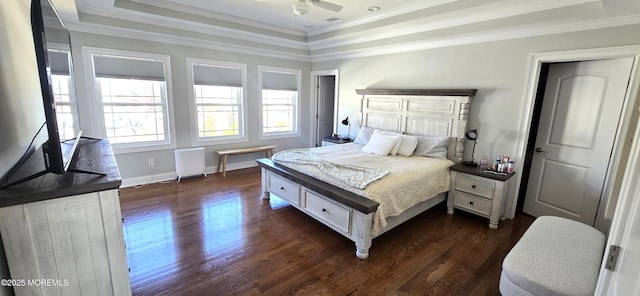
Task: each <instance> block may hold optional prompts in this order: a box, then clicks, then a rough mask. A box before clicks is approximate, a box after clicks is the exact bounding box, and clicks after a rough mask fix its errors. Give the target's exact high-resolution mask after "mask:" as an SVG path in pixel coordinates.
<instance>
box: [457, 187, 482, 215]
mask: <svg viewBox="0 0 640 296" xmlns="http://www.w3.org/2000/svg"><path fill="white" fill-rule="evenodd" d="M453 205H454V206H455V207H457V208H461V209H467V210H469V211H472V212H475V213H478V214H482V215H485V216H490V215H491V200H488V199H484V198H481V197H477V196H474V195H471V194H467V193H465V192H461V191H456V192H455V199H454V201H453Z"/></svg>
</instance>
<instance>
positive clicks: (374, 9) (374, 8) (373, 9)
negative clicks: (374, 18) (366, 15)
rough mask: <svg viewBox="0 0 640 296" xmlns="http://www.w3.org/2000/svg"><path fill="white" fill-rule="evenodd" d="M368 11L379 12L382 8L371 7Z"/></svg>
mask: <svg viewBox="0 0 640 296" xmlns="http://www.w3.org/2000/svg"><path fill="white" fill-rule="evenodd" d="M368 9H369V11H378V10H380V7H379V6H369V8H368Z"/></svg>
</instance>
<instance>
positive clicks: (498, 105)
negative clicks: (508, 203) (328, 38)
mask: <svg viewBox="0 0 640 296" xmlns="http://www.w3.org/2000/svg"><path fill="white" fill-rule="evenodd" d="M626 45H640V25H634V26H624V27H618V28H610V29H601V30H593V31H585V32H578V33H566V34H557V35H549V36H543V37H535V38H523V39H514V40H507V41H496V42H486V43H479V44H471V45H462V46H454V47H446V48H435V49H429V50H421V51H414V52H407V53H397V54H390V55H381V56H373V57H365V58H357V59H347V60H340V61H329V62H321V63H315V64H314V65H313V68H314V70H321V69H334V68H339V69H340V104H339V111H338V112H339V114H338V118H344V117H346V116H349V118H358V117H357V115H358V114H359V113H358V112H359V108H360V100H361V96H359V95H357V94H356V93H355V91H354V89H359V88H476V89H478V93H477V95H476V96H475V97H474V98H473V99H472V101H471V110H470V114H469V128H470V129H478V134H479V136H478V142H477V147H476V151H475V158H476V159H480V158H481V157H482V154H483V153H488V155H489V157H494V159H495V157H496V156H498V155H502V154H509V155H512V156H513V155H514V153H515V151H516V149H517V145H518V144H517V140H518V137H523V136H524V135H526V134H527V133H528V131H526V130H520V127H521V125H522V122H523V120H526V118H524V117H525V114H524V113H523V112H524V110H523V109H524V107H525V106H524V104H525V96H526V88H527V84H528V82H529V79H530V77H529V75H530V73H529V71H530V62H531V56H532V54H534V53H542V52H555V51H568V50H578V49H591V48H606V47H615V46H626ZM636 116H637V114H636ZM338 129H339V131H338V133H340V134H343V133H346V129H347V128H346V127H344V126H342V125H338ZM354 133H355V132H354V131H352V137H354V136H355V134H354ZM471 145H472V143H471V142H467V143H465V146H466V147H465V148H466V149H465V155H466V157H467V158H468V157H469V156H470V152H471ZM515 161H516V162H522V161H523V159H522V157H520V158H516V159H515ZM620 177H621V176H620ZM515 178H520V174H519V172H517V175H516V177H515ZM514 189H515V188H512V189H511V190H512V193H513V195H511V196H512V197H513V198H517V192H514V191H513V190H514ZM606 202H607V201H606V200H604V201H603V203H602V204H603V205H604V204H606ZM603 210H604V207H601V209H600V210H599V217H600V218H598V221H597V225H599V226H600V227H599V228H600V229H603V230H606V229H607V228H608V223H609V222H608V221H605V220H604V218H602V214H603Z"/></svg>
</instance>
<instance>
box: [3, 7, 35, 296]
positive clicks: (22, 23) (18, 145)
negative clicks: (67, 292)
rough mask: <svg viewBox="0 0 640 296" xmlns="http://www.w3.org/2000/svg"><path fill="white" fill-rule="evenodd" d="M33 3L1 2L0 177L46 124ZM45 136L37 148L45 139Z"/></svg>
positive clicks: (5, 290)
mask: <svg viewBox="0 0 640 296" xmlns="http://www.w3.org/2000/svg"><path fill="white" fill-rule="evenodd" d="M30 3H31V1H28V0H19V1H0V40H2V41H1V42H0V114H1V115H0V177H2V176H4V175H5V174H6V173H7V172H8V171H9V169H11V167H13V166H14V165H15V164H16V162H17V161H18V160H19V159H20V157H21V156H22V154H23V153H24V152H25V150H26V149H27V147H28V146H29V143H30V142H31V139H32V138H33V136H34V135H35V134H36V132H37V131H38V128H39V127H40V125H41V124H42V123H44V111H43V110H44V109H43V107H42V94H41V92H40V84H39V81H38V77H39V76H38V68H37V65H36V55H35V51H34V47H33V46H34V45H33V37H32V35H31V22H30ZM34 110H35V111H34ZM44 135H45V137H44V139H42V138H41V139H39V140H38V141H36V143H35V145H39V144H42V142H43V141H44V140H46V132H45V133H44ZM1 244H2V241H1V239H0V279H10V278H11V276H10V275H9V269H8V266H7V262H6V260H7V259H6V256H5V254H4V246H3V245H1ZM8 295H13V289H12V288H10V287H4V286H0V296H8Z"/></svg>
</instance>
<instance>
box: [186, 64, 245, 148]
mask: <svg viewBox="0 0 640 296" xmlns="http://www.w3.org/2000/svg"><path fill="white" fill-rule="evenodd" d="M187 65H188V67H189V68H190V69H191V71H190V72H189V81H190V83H191V84H192V85H193V89H192V91H191V92H190V97H191V110H192V116H193V120H192V121H193V124H192V127H193V137H192V138H193V140H194V142H203V141H217V142H225V143H229V142H238V141H245V140H246V139H245V132H244V127H245V126H246V122H245V115H244V110H245V105H244V104H245V102H246V100H245V98H244V96H245V94H246V90H245V87H246V80H247V79H246V72H247V66H246V65H245V64H238V63H230V62H223V61H209V60H201V59H194V58H188V59H187ZM194 144H197V143H194Z"/></svg>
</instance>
